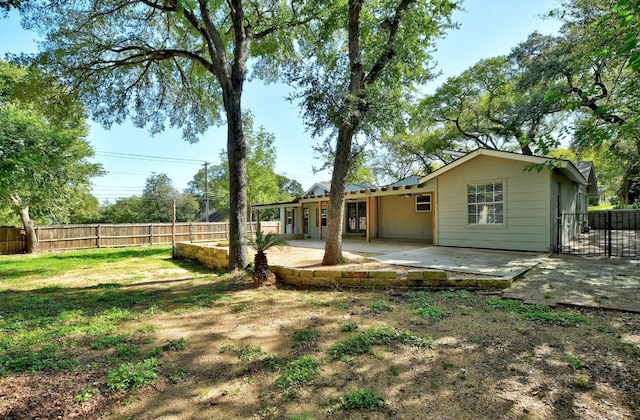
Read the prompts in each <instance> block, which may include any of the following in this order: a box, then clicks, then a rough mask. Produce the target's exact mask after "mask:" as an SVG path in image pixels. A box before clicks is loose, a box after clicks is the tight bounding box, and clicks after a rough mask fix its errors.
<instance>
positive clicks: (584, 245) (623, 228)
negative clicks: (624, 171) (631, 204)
mask: <svg viewBox="0 0 640 420" xmlns="http://www.w3.org/2000/svg"><path fill="white" fill-rule="evenodd" d="M557 242H558V252H559V253H561V254H573V255H585V256H602V257H640V210H609V211H593V212H589V213H571V214H566V213H565V214H561V215H560V216H558V226H557Z"/></svg>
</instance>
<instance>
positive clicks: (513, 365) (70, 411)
mask: <svg viewBox="0 0 640 420" xmlns="http://www.w3.org/2000/svg"><path fill="white" fill-rule="evenodd" d="M320 252H321V251H320ZM282 258H288V259H287V261H288V264H289V265H290V264H292V262H291V261H294V256H293V255H287V254H286V250H283V251H282ZM297 258H300V259H299V260H295V261H297V262H296V264H306V263H313V264H315V263H317V261H315V262H314V261H312V258H311V257H309V255H308V254H306V253H305V255H304V256H302V255H300V256H299V257H297ZM350 258H351V257H350ZM269 260H270V262H271V263H272V264H277V263H278V255H277V253H270V254H269ZM363 261H364V260H363ZM349 264H355V265H358V264H359V263H354V262H353V260H352V261H350V262H349ZM363 264H366V262H363ZM163 270H166V267H163ZM183 270H184V272H182V273H174V274H175V277H174V278H173V279H172V278H169V277H165V275H166V274H168V272H166V271H161V272H160V274H159V275H160V277H159V278H158V279H156V280H155V281H154V279H153V275H149V274H148V273H149V269H148V267H147V268H146V271H147V274H145V277H144V278H142V279H141V280H140V282H137V283H134V284H131V283H129V282H127V283H126V285H125V286H123V293H124V292H126V293H133V292H136V291H142V290H144V291H146V292H149V293H152V294H153V296H154V297H155V298H156V300H155V301H154V303H153V305H152V306H149V307H144V308H141V311H140V316H139V318H137V319H131V320H127V321H125V322H124V323H123V324H122V326H121V328H120V332H121V333H122V334H125V333H126V332H128V331H129V332H131V331H133V332H135V334H132V335H127V338H126V344H127V345H129V346H130V347H134V348H136V349H138V351H139V353H138V355H137V356H131V358H130V359H122V360H128V361H131V362H134V361H137V360H141V359H143V358H146V357H148V355H150V354H155V355H156V357H157V360H158V363H159V365H158V370H157V374H158V377H157V379H156V380H155V382H154V384H153V385H147V386H144V387H142V388H141V389H138V390H134V391H117V392H116V391H112V390H110V389H109V388H108V387H107V385H106V383H107V373H108V370H109V369H105V368H103V363H104V361H105V360H107V361H108V360H109V357H115V349H114V348H109V349H105V350H92V349H91V348H90V345H91V343H92V342H91V340H89V339H86V338H83V337H78V338H77V340H76V341H75V342H74V343H75V344H73V346H71V347H70V348H69V349H68V351H69V352H74V353H75V354H77V355H78V358H79V359H78V360H79V363H78V364H77V365H75V366H74V367H72V368H70V369H63V370H62V371H55V370H51V369H45V370H44V371H41V372H34V373H12V374H9V375H6V376H4V377H2V378H0V417H2V418H86V419H93V418H105V419H107V418H117V419H120V418H135V419H159V418H167V419H211V418H229V419H231V418H278V419H294V418H305V419H309V418H315V419H319V418H332V419H333V418H335V419H342V418H347V417H348V418H356V419H358V418H362V419H364V418H367V419H387V418H397V419H411V418H414V419H419V418H443V419H447V418H450V419H459V418H487V419H489V418H490V419H495V418H507V419H511V418H514V419H515V418H527V419H548V418H557V419H567V418H584V419H592V418H607V419H628V418H639V417H640V339H638V331H640V316H639V315H637V314H627V313H619V312H604V311H597V310H575V309H574V310H570V309H563V308H560V309H553V310H551V309H548V308H547V309H544V308H538V309H536V311H537V312H536V311H533V312H532V311H531V310H530V309H523V308H524V307H523V306H522V305H520V304H519V303H513V304H512V305H511V304H509V305H503V306H501V305H500V304H498V303H497V302H498V300H497V299H496V298H495V297H494V296H492V295H487V294H483V293H479V292H465V291H439V292H427V291H407V290H378V291H335V290H333V291H302V290H296V289H293V288H290V287H285V286H283V285H279V286H278V287H276V288H272V289H267V290H265V289H261V290H256V289H253V288H252V287H251V285H252V282H251V280H250V279H249V278H248V277H244V278H243V277H238V278H230V277H225V276H223V277H218V276H213V275H212V276H206V277H204V278H202V277H200V275H199V276H197V278H196V276H189V269H188V268H184V269H183ZM128 275H135V274H134V273H131V272H128ZM141 275H142V274H141ZM62 281H63V279H62V278H58V279H57V282H59V283H61V282H62ZM101 281H102V282H105V283H114V282H117V279H116V278H113V277H108V276H106V278H103V279H102V280H101ZM21 293H27V292H21ZM43 293H44V292H43V291H40V292H37V296H44V294H43ZM56 293H61V292H60V291H59V290H58V291H56ZM7 296H9V295H7ZM145 296H146V295H145ZM0 305H1V304H0ZM131 305H132V306H131V307H134V308H135V307H137V306H135V302H131ZM150 308H151V309H153V310H150ZM142 309H144V311H143V310H142ZM385 328H389V329H390V330H391V331H393V332H394V334H397V335H387V336H383V337H382V339H381V340H380V341H375V340H374V344H373V345H371V347H370V348H369V349H364V351H362V352H358V351H354V352H353V353H348V352H344V354H338V355H337V356H336V354H337V353H339V352H337V350H336V346H337V345H338V344H342V345H343V347H347V346H346V344H345V343H356V344H357V345H356V344H354V346H355V347H354V348H356V349H360V348H361V347H362V346H365V345H366V344H367V340H368V339H369V340H370V339H371V335H370V333H371V331H381V329H382V330H384V329H385ZM140 331H143V332H140ZM384 331H387V330H384ZM301 332H302V333H301ZM358 337H360V338H362V340H360V341H358ZM367 337H369V338H367ZM398 337H405V338H407V337H413V338H409V339H405V340H404V341H403V340H400V339H398ZM418 339H424V340H426V341H430V342H432V345H431V346H427V347H425V346H420V345H417V343H421V341H419V340H418ZM176 342H180V343H185V345H184V346H183V347H179V346H175V348H174V347H172V346H170V345H169V344H168V343H176ZM64 343H66V344H65V345H69V344H68V342H67V341H65V342H64ZM163 348H164V350H162V351H159V350H158V349H163ZM303 358H307V359H303ZM308 358H311V359H312V360H313V361H314V362H315V363H317V372H316V373H315V374H312V375H310V376H309V380H302V379H301V380H300V382H299V383H300V385H299V386H295V387H294V386H290V387H289V386H283V385H282V384H283V383H284V382H285V381H284V380H283V379H282V378H283V377H286V376H287V375H292V374H291V372H292V370H291V369H292V368H291V363H292V362H295V361H297V360H309V359H308ZM307 373H309V372H307ZM363 389H369V390H371V391H372V392H373V393H374V394H375V395H377V396H378V397H379V398H380V399H381V403H380V404H372V405H370V406H369V407H368V408H359V409H347V408H345V406H346V405H347V404H346V403H345V401H347V395H348V393H349V392H350V391H354V390H363Z"/></svg>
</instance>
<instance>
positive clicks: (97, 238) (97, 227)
mask: <svg viewBox="0 0 640 420" xmlns="http://www.w3.org/2000/svg"><path fill="white" fill-rule="evenodd" d="M96 245H97V246H98V248H101V247H102V238H101V232H100V225H97V226H96Z"/></svg>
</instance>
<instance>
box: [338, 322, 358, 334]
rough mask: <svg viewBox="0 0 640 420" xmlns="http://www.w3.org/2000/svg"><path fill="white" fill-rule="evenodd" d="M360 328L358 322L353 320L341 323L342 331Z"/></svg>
mask: <svg viewBox="0 0 640 420" xmlns="http://www.w3.org/2000/svg"><path fill="white" fill-rule="evenodd" d="M357 329H358V324H355V323H353V322H351V323H347V324H342V325H340V331H342V332H351V331H355V330H357Z"/></svg>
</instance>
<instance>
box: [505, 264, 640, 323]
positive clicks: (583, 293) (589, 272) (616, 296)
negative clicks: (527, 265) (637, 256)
mask: <svg viewBox="0 0 640 420" xmlns="http://www.w3.org/2000/svg"><path fill="white" fill-rule="evenodd" d="M502 296H503V297H505V298H511V299H519V300H522V301H524V303H533V304H543V305H549V306H555V305H558V304H560V305H566V306H582V307H589V308H600V309H608V310H620V311H627V312H635V313H640V260H630V259H617V258H608V259H607V258H593V257H577V256H572V255H552V256H550V257H549V258H547V259H545V260H544V261H543V262H542V263H541V264H540V265H539V266H538V267H536V268H534V269H532V270H531V271H529V272H528V273H526V274H525V275H524V276H523V277H522V278H520V279H518V280H516V281H514V282H513V284H512V286H511V287H510V288H508V289H505V290H504V291H503V292H502Z"/></svg>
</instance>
